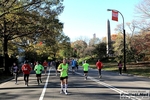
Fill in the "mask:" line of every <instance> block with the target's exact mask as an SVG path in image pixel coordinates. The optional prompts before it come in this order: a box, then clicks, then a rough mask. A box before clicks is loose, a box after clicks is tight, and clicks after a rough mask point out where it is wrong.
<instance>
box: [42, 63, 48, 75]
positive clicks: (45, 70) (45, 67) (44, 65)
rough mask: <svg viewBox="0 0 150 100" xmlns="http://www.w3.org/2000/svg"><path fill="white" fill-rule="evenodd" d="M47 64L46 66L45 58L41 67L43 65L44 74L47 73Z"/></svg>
mask: <svg viewBox="0 0 150 100" xmlns="http://www.w3.org/2000/svg"><path fill="white" fill-rule="evenodd" d="M47 66H48V63H47V61H46V60H44V62H43V67H44V72H45V75H46V73H47Z"/></svg>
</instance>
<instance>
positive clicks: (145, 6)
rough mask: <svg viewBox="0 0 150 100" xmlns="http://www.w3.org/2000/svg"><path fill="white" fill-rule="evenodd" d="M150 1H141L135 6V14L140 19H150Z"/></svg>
mask: <svg viewBox="0 0 150 100" xmlns="http://www.w3.org/2000/svg"><path fill="white" fill-rule="evenodd" d="M149 6H150V1H149V0H141V2H140V3H139V4H138V5H136V12H137V14H139V17H141V18H142V19H149V18H150V12H149V11H150V7H149Z"/></svg>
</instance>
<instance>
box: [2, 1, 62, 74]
mask: <svg viewBox="0 0 150 100" xmlns="http://www.w3.org/2000/svg"><path fill="white" fill-rule="evenodd" d="M61 2H62V0H57V1H51V0H19V1H18V0H9V1H8V0H1V1H0V5H1V6H0V32H1V34H0V37H1V38H2V40H3V54H4V58H5V59H4V66H5V71H6V72H8V71H9V68H8V67H9V66H8V65H7V64H8V62H7V59H6V58H8V48H7V45H8V41H10V40H13V39H15V38H18V37H20V38H21V37H23V36H27V35H28V36H29V35H30V37H33V36H35V35H36V34H47V31H49V30H50V27H48V28H47V26H49V25H50V22H49V23H46V22H48V21H46V20H49V21H51V22H53V21H54V20H55V19H57V18H56V16H58V15H59V14H60V13H61V12H62V11H63V6H62V3H61ZM43 5H44V6H43ZM43 23H44V25H43ZM52 24H53V23H52ZM52 24H51V25H52Z"/></svg>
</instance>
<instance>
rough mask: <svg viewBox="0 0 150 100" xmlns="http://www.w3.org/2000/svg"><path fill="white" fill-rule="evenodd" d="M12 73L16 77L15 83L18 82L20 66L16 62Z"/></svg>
mask: <svg viewBox="0 0 150 100" xmlns="http://www.w3.org/2000/svg"><path fill="white" fill-rule="evenodd" d="M11 71H12V74H13V76H14V78H15V84H17V78H18V73H19V67H18V66H17V65H16V63H13V65H12V67H11Z"/></svg>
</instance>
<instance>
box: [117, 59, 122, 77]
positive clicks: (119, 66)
mask: <svg viewBox="0 0 150 100" xmlns="http://www.w3.org/2000/svg"><path fill="white" fill-rule="evenodd" d="M118 70H119V75H122V62H121V61H119V63H118Z"/></svg>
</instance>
